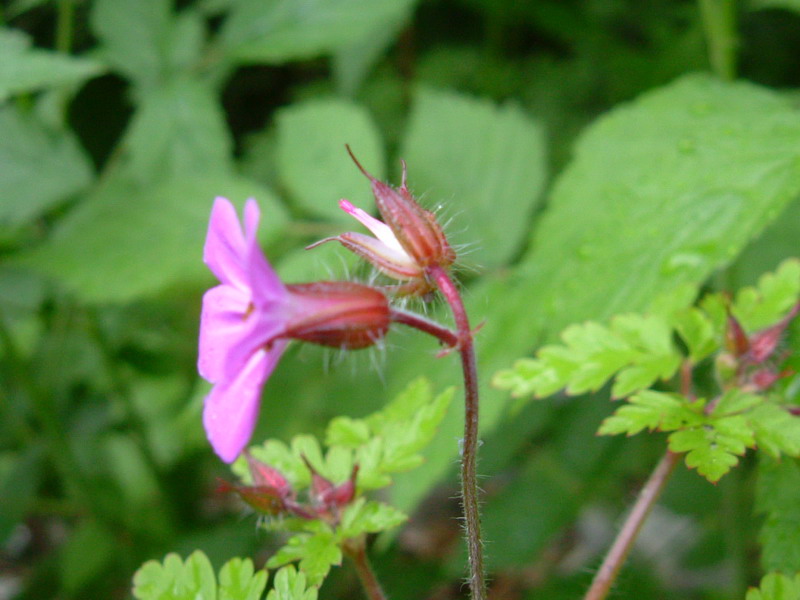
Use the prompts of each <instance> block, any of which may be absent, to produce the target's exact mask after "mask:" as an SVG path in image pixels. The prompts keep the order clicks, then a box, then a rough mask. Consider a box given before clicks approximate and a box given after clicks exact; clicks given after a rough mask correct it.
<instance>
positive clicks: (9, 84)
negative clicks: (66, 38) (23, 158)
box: [0, 28, 103, 139]
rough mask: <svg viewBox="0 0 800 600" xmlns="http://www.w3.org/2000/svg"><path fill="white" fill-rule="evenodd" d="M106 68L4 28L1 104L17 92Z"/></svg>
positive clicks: (0, 40)
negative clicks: (34, 43) (38, 45)
mask: <svg viewBox="0 0 800 600" xmlns="http://www.w3.org/2000/svg"><path fill="white" fill-rule="evenodd" d="M102 71H103V66H102V65H101V64H100V63H98V62H96V61H94V60H90V59H88V58H77V57H74V56H68V55H66V54H61V53H58V52H51V51H48V50H41V49H39V48H34V47H33V46H32V45H31V41H30V39H29V38H28V36H27V35H25V34H24V33H23V32H21V31H17V30H14V29H7V28H0V104H2V103H3V102H4V101H5V100H6V99H8V97H9V96H11V95H13V94H21V93H29V92H36V91H39V90H44V89H49V88H57V87H61V86H65V85H74V84H78V83H81V82H82V81H85V80H86V79H89V78H90V77H94V76H96V75H99V74H100V73H102ZM4 138H5V136H2V135H0V139H4Z"/></svg>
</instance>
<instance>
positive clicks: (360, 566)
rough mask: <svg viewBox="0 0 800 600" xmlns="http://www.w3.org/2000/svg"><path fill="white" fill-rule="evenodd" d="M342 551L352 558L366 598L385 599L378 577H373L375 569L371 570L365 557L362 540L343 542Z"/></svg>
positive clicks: (373, 599)
mask: <svg viewBox="0 0 800 600" xmlns="http://www.w3.org/2000/svg"><path fill="white" fill-rule="evenodd" d="M344 551H345V553H346V554H347V556H349V557H350V558H351V559H352V560H353V564H354V565H355V567H356V573H358V580H359V581H360V582H361V587H363V588H364V593H365V594H366V595H367V598H369V600H386V594H384V593H383V588H381V584H380V583H379V582H378V578H377V577H375V571H373V570H372V565H370V563H369V558H367V551H366V549H365V547H364V541H363V540H358V541H357V543H356V544H349V543H348V544H345V546H344Z"/></svg>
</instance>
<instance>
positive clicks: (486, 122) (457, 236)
mask: <svg viewBox="0 0 800 600" xmlns="http://www.w3.org/2000/svg"><path fill="white" fill-rule="evenodd" d="M400 156H402V157H403V158H404V159H405V160H406V162H407V163H408V169H409V182H410V187H411V188H412V190H413V191H414V192H416V194H417V195H419V196H421V197H422V198H423V200H424V199H426V198H430V202H432V203H435V206H439V205H441V206H443V207H446V209H445V211H444V214H445V215H448V216H450V215H452V218H453V221H454V226H453V232H452V234H450V235H449V237H450V238H451V242H454V243H455V244H469V245H470V246H471V247H472V248H474V253H473V252H471V253H470V254H469V255H468V256H467V257H466V258H465V261H467V262H473V263H477V264H479V265H481V266H497V265H502V264H505V263H507V262H508V261H509V259H510V258H511V257H512V256H513V255H514V254H515V253H516V252H518V250H519V248H520V246H521V245H522V244H523V242H524V240H525V238H526V236H527V235H528V232H529V229H530V223H531V218H532V216H533V210H534V208H535V206H536V204H537V203H538V201H539V199H540V195H541V192H542V189H543V187H544V183H545V179H546V162H545V161H546V159H545V142H544V133H543V130H542V128H541V127H540V126H539V124H538V123H536V122H535V121H533V120H532V119H531V118H530V117H529V116H527V115H526V114H525V113H524V112H523V111H522V110H521V109H520V108H519V107H517V106H514V105H511V104H507V105H505V106H502V107H498V106H495V105H493V104H492V103H490V102H488V101H485V100H478V99H475V98H470V97H468V96H464V95H460V94H456V93H453V92H441V91H434V90H431V89H424V88H423V89H420V90H419V91H418V92H417V94H416V97H415V100H414V107H413V110H412V113H411V117H410V123H409V126H408V130H407V133H406V137H405V139H404V141H403V145H402V149H401V152H400ZM462 232H463V233H462Z"/></svg>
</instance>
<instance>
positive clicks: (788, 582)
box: [745, 573, 800, 600]
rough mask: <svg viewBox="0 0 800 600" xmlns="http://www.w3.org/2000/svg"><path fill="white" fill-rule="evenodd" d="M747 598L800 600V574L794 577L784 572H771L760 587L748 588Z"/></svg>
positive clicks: (754, 599) (755, 599)
mask: <svg viewBox="0 0 800 600" xmlns="http://www.w3.org/2000/svg"><path fill="white" fill-rule="evenodd" d="M745 600H800V574H798V575H795V576H794V579H792V578H791V577H787V576H786V575H783V574H782V573H769V574H767V575H765V576H764V577H763V578H762V579H761V586H760V587H759V588H750V589H749V590H747V596H746V598H745Z"/></svg>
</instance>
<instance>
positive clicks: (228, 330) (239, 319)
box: [197, 285, 250, 383]
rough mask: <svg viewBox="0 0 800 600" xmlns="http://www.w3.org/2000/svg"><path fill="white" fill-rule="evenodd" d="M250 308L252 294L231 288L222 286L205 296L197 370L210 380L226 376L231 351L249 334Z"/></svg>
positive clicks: (218, 379)
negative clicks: (248, 319)
mask: <svg viewBox="0 0 800 600" xmlns="http://www.w3.org/2000/svg"><path fill="white" fill-rule="evenodd" d="M249 306H250V295H249V294H248V293H247V292H245V291H243V290H240V289H239V288H236V287H233V286H231V285H218V286H217V287H214V288H211V289H210V290H208V291H207V292H206V293H205V294H204V295H203V310H202V312H201V314H200V343H199V352H198V359H197V370H198V371H199V372H200V375H202V376H203V377H204V378H205V379H207V380H208V381H210V382H212V383H216V382H218V381H221V380H222V379H223V378H224V377H225V370H226V369H225V368H224V367H225V364H226V363H227V362H228V355H229V354H230V351H231V348H232V347H234V346H235V345H236V344H238V343H239V342H240V341H241V339H242V338H243V337H244V336H245V335H246V334H247V330H248V328H247V324H246V323H245V317H246V315H247V311H248V307H249Z"/></svg>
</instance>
